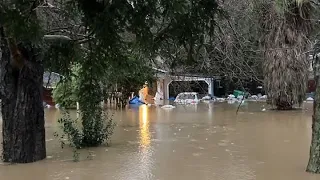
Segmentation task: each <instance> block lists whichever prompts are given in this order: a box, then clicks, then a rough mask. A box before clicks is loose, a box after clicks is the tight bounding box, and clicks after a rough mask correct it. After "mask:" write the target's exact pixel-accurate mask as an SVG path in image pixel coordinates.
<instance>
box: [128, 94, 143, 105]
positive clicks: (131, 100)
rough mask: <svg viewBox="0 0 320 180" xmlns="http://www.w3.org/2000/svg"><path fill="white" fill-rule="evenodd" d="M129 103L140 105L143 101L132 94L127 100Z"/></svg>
mask: <svg viewBox="0 0 320 180" xmlns="http://www.w3.org/2000/svg"><path fill="white" fill-rule="evenodd" d="M129 104H136V105H141V104H144V103H143V102H141V101H140V100H139V97H137V96H134V97H133V98H132V99H130V100H129Z"/></svg>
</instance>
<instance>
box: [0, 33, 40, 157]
mask: <svg viewBox="0 0 320 180" xmlns="http://www.w3.org/2000/svg"><path fill="white" fill-rule="evenodd" d="M0 32H1V34H0V38H1V41H0V42H1V44H0V60H1V61H0V81H1V82H0V91H1V99H2V109H1V110H2V118H3V126H2V131H3V134H2V135H3V160H4V162H12V163H29V162H35V161H38V160H41V159H44V158H45V157H46V148H45V128H44V109H43V105H42V83H43V67H42V66H41V64H40V63H39V62H38V61H36V59H37V56H36V54H37V53H36V52H35V51H34V49H30V48H25V49H24V52H21V54H22V55H23V57H24V58H23V63H22V64H21V63H20V65H19V66H16V65H14V61H15V59H14V58H13V56H12V53H10V52H12V51H9V46H8V43H7V41H6V40H5V38H4V32H3V29H1V27H0ZM10 49H11V48H10ZM1 54H2V55H1Z"/></svg>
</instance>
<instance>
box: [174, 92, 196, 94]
mask: <svg viewBox="0 0 320 180" xmlns="http://www.w3.org/2000/svg"><path fill="white" fill-rule="evenodd" d="M179 94H192V95H197V94H198V93H197V92H182V93H179ZM179 94H178V95H179Z"/></svg>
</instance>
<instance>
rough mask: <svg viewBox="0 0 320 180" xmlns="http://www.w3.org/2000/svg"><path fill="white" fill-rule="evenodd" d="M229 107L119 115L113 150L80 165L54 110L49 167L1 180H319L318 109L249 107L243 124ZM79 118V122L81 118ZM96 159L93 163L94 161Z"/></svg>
mask: <svg viewBox="0 0 320 180" xmlns="http://www.w3.org/2000/svg"><path fill="white" fill-rule="evenodd" d="M236 108H237V107H236V105H235V104H227V103H216V104H199V105H198V106H187V107H180V106H179V107H177V108H176V109H171V110H169V109H166V110H165V109H161V108H155V107H147V106H140V107H139V108H132V109H128V110H123V111H116V112H114V113H115V114H114V118H115V120H116V122H117V124H118V126H117V128H116V130H115V134H114V136H113V137H112V145H111V147H99V148H94V149H89V150H83V151H82V152H81V159H82V160H81V161H80V162H78V163H74V162H72V153H71V151H70V149H63V150H62V149H60V146H59V144H58V142H57V141H56V140H54V138H53V136H52V134H53V132H54V131H56V130H57V118H58V117H59V111H56V110H46V128H47V152H48V159H47V160H44V161H41V162H37V163H32V164H26V165H3V164H2V165H0V179H1V180H20V179H24V180H63V179H75V180H104V179H108V180H109V179H110V180H112V179H114V180H180V179H181V180H255V179H257V180H319V179H320V175H312V174H308V173H305V167H306V164H307V161H308V153H309V152H308V151H309V144H310V138H311V132H310V130H311V114H312V112H311V111H312V107H311V104H305V105H304V107H303V108H302V110H296V111H291V112H290V111H286V112H276V111H265V112H263V111H261V110H262V109H263V108H264V107H263V104H262V103H248V104H245V105H243V106H242V107H241V109H240V112H239V113H238V115H237V116H236V113H235V112H236ZM73 115H74V116H75V114H73ZM88 151H91V152H92V153H93V155H92V156H91V158H89V159H88V158H87V156H88Z"/></svg>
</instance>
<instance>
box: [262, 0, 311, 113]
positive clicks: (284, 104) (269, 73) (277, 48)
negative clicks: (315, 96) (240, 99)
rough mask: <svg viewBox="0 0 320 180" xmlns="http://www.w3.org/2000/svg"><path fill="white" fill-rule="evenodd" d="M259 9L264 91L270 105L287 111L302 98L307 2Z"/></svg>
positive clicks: (281, 0) (285, 1) (284, 1)
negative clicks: (263, 56) (263, 59)
mask: <svg viewBox="0 0 320 180" xmlns="http://www.w3.org/2000/svg"><path fill="white" fill-rule="evenodd" d="M260 8H262V9H261V10H262V11H261V12H262V13H263V14H262V16H261V17H263V18H262V19H261V22H263V23H262V31H263V35H264V36H263V40H262V41H261V42H262V45H263V46H264V48H265V54H264V55H265V62H264V73H265V86H266V91H267V92H268V96H269V100H270V102H271V104H272V105H275V106H277V108H278V109H281V110H286V109H291V108H292V105H293V104H296V103H299V104H301V103H302V102H303V99H304V97H305V90H306V81H307V68H308V59H307V56H306V54H305V53H304V52H306V48H307V37H308V36H309V34H310V31H311V22H310V15H311V4H310V1H309V0H277V1H269V2H267V3H263V4H262V6H261V7H260Z"/></svg>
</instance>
